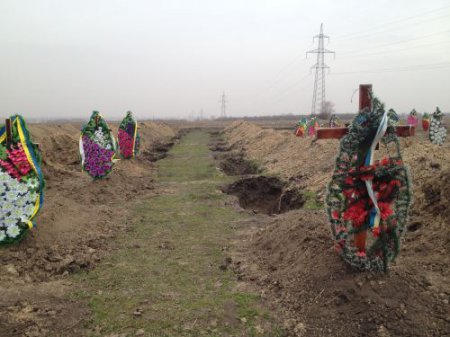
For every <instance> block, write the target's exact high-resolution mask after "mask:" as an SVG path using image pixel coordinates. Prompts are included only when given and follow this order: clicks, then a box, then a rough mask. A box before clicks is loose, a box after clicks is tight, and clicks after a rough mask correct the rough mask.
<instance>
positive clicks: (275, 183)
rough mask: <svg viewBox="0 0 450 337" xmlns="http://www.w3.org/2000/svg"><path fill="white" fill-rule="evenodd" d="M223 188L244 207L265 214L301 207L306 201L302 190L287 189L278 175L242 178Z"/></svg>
mask: <svg viewBox="0 0 450 337" xmlns="http://www.w3.org/2000/svg"><path fill="white" fill-rule="evenodd" d="M222 190H223V192H224V193H227V194H231V195H235V196H237V197H238V199H239V205H240V206H241V207H242V208H245V209H251V210H254V211H258V212H261V213H265V214H276V213H283V212H287V211H289V210H291V209H297V208H301V207H302V206H303V205H304V204H305V201H306V200H305V197H304V196H303V194H302V193H301V192H300V190H298V189H296V188H292V189H287V188H286V184H285V183H284V182H283V181H281V180H280V179H278V178H276V177H265V176H258V177H249V178H242V179H240V180H238V181H236V182H234V183H232V184H230V185H227V186H225V187H224V188H223V189H222Z"/></svg>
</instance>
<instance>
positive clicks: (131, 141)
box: [118, 111, 140, 159]
mask: <svg viewBox="0 0 450 337" xmlns="http://www.w3.org/2000/svg"><path fill="white" fill-rule="evenodd" d="M118 139H119V151H120V154H121V156H122V157H123V158H125V159H129V158H132V157H134V156H135V155H136V154H137V153H138V151H139V145H140V137H139V133H138V126H137V122H136V119H135V118H134V117H133V114H132V112H131V111H128V112H127V115H126V116H125V118H124V119H123V120H122V122H121V123H120V125H119V134H118Z"/></svg>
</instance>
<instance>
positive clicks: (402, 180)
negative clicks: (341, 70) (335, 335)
mask: <svg viewBox="0 0 450 337" xmlns="http://www.w3.org/2000/svg"><path fill="white" fill-rule="evenodd" d="M373 107H374V108H373V111H362V112H360V113H359V114H358V115H357V116H356V117H355V119H354V120H353V122H352V124H351V126H350V128H349V133H348V134H347V135H346V136H345V137H344V138H342V140H341V143H340V150H339V155H338V156H337V159H336V166H335V169H334V172H333V176H332V179H331V181H330V183H329V185H328V193H327V196H326V210H327V214H328V217H329V221H330V224H331V231H332V235H333V239H334V243H335V248H336V250H337V252H338V253H339V254H340V255H341V257H342V258H343V259H344V260H345V261H346V262H347V263H348V264H349V265H350V266H351V267H352V268H353V269H355V270H358V271H363V270H371V271H387V269H388V265H389V264H390V263H391V262H393V261H394V260H395V258H396V256H397V255H398V253H399V250H400V238H401V236H402V234H403V233H404V231H405V225H406V222H407V218H408V210H409V206H410V203H411V189H410V183H409V181H410V178H409V174H408V170H407V168H406V167H405V166H404V164H403V161H402V157H401V153H400V146H399V142H398V138H397V135H396V130H395V120H389V123H388V127H387V131H386V133H385V135H384V137H383V138H382V139H381V142H380V143H381V144H380V145H381V146H383V147H385V148H386V149H388V148H389V149H390V148H392V147H393V148H394V150H393V151H392V152H393V153H389V154H390V155H389V157H387V158H384V159H382V160H378V161H376V162H375V163H374V165H372V166H370V167H369V166H364V159H365V157H366V155H367V152H368V151H369V148H370V146H371V144H372V141H373V139H374V137H375V134H376V132H377V129H378V126H379V125H380V122H381V119H382V116H383V114H384V105H383V104H382V103H381V102H380V101H379V100H378V99H376V98H375V99H374V100H373ZM368 179H371V181H372V183H373V186H374V190H375V193H376V195H377V202H378V204H379V206H380V209H381V208H382V207H381V206H383V208H382V209H381V210H382V218H381V220H380V225H379V227H378V228H376V229H375V228H372V227H371V225H373V224H371V222H370V216H371V213H370V212H371V207H372V210H373V205H371V200H370V198H369V197H368V194H367V190H366V185H365V181H366V180H368ZM386 186H387V187H386ZM385 187H386V188H385ZM388 192H389V193H388ZM379 198H380V199H379ZM364 233H367V239H366V240H367V241H365V242H366V246H365V249H364V250H361V249H359V248H357V246H356V245H355V243H356V236H360V237H361V235H364Z"/></svg>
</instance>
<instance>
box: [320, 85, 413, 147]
mask: <svg viewBox="0 0 450 337" xmlns="http://www.w3.org/2000/svg"><path fill="white" fill-rule="evenodd" d="M371 93H372V84H360V85H359V111H362V110H364V109H369V110H371V109H372V95H371ZM396 132H397V136H398V137H413V136H414V135H415V134H416V127H415V126H411V125H401V126H397V127H396ZM347 133H348V128H347V127H344V128H319V129H318V130H317V139H341V138H342V137H344V136H345V135H346V134H347Z"/></svg>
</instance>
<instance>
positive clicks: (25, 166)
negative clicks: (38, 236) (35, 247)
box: [0, 115, 44, 246]
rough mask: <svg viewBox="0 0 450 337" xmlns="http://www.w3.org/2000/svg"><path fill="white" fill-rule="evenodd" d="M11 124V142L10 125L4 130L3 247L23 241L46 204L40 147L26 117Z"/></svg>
mask: <svg viewBox="0 0 450 337" xmlns="http://www.w3.org/2000/svg"><path fill="white" fill-rule="evenodd" d="M10 121H11V137H10V139H8V132H7V130H6V125H5V126H2V127H0V246H1V245H8V244H12V243H15V242H19V241H20V240H22V239H23V238H24V237H25V235H26V233H27V232H28V230H29V229H30V228H33V227H35V222H34V218H35V217H36V215H37V214H38V213H39V211H40V209H41V208H42V204H43V202H44V176H43V174H42V170H41V163H42V160H41V155H40V151H39V148H38V146H37V145H36V144H34V143H33V141H32V139H31V136H30V134H29V132H28V128H27V125H26V123H25V120H24V119H23V117H22V116H20V115H15V116H11V117H10Z"/></svg>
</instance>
